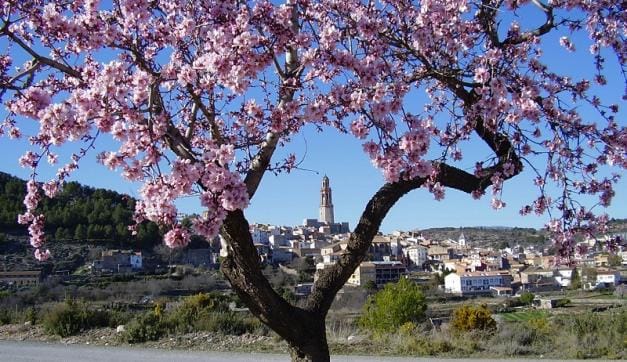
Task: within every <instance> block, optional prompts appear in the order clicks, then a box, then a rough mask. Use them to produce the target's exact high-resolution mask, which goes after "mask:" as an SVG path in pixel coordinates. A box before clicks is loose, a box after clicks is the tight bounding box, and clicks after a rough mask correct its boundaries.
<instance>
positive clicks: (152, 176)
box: [0, 0, 627, 361]
mask: <svg viewBox="0 0 627 362" xmlns="http://www.w3.org/2000/svg"><path fill="white" fill-rule="evenodd" d="M623 7H624V4H623V3H622V2H621V1H618V0H603V1H602V0H599V1H587V0H437V1H435V0H423V1H404V0H388V1H384V0H382V1H378V2H377V1H362V0H342V1H336V0H321V1H313V0H288V1H287V2H286V3H285V4H280V5H277V4H275V3H274V2H270V1H235V0H230V1H229V0H227V1H211V0H189V1H177V0H155V1H148V0H111V1H104V2H100V1H98V0H76V1H65V0H4V1H2V3H1V4H0V19H1V20H0V21H1V23H0V44H2V45H3V48H2V49H4V50H3V53H2V54H0V96H1V99H2V101H3V102H4V104H5V105H6V108H7V110H8V116H7V117H6V119H4V121H3V123H2V125H1V128H0V131H1V132H2V133H3V134H5V135H7V136H8V137H11V138H18V137H28V140H29V141H30V143H31V144H32V146H33V147H32V150H31V151H28V152H27V153H25V154H24V156H23V157H22V158H21V159H20V163H21V164H22V166H24V167H29V168H32V169H33V179H32V180H31V181H30V182H29V183H28V195H27V196H26V199H25V201H24V203H25V205H26V211H25V212H24V214H22V215H20V217H19V222H20V223H22V224H28V225H29V232H30V235H31V244H32V246H33V248H34V249H35V256H36V257H37V258H38V259H40V260H44V259H46V258H48V257H50V254H49V252H48V251H47V250H46V249H45V247H44V233H43V225H44V222H45V215H42V214H41V213H40V212H38V208H37V206H38V201H39V200H40V198H41V197H42V195H41V191H42V190H43V193H45V194H46V195H47V196H49V197H54V195H55V193H57V191H58V190H59V189H60V188H62V187H63V183H64V181H65V180H66V179H67V178H68V177H69V176H70V174H71V172H72V171H73V170H75V169H76V168H77V167H78V164H79V162H81V159H83V157H84V156H85V155H87V154H88V153H91V152H94V153H96V154H97V159H98V160H99V161H100V162H101V163H102V164H103V165H105V166H106V167H109V168H110V169H112V170H117V171H118V172H120V173H121V174H122V176H123V177H124V178H125V179H127V180H129V181H134V182H141V183H142V184H143V186H142V187H141V190H140V192H141V197H142V200H141V201H140V202H138V204H137V209H136V212H135V214H136V221H137V222H141V221H142V220H151V221H154V222H157V223H159V224H160V225H162V226H163V227H164V229H165V230H167V232H166V234H165V242H166V244H167V245H168V246H170V247H172V248H176V247H183V246H185V245H186V244H187V243H188V241H189V237H190V234H191V233H192V232H193V233H197V234H200V235H203V236H205V237H206V238H213V237H214V236H216V235H217V234H220V235H221V236H222V237H223V238H224V239H225V240H226V242H227V245H228V257H227V258H226V259H225V260H224V261H223V263H222V270H223V272H224V274H225V276H226V277H227V278H228V280H229V281H230V283H231V285H232V287H233V289H234V290H235V291H236V292H237V294H238V295H239V296H240V298H241V299H242V300H243V301H244V302H245V303H246V304H247V305H248V307H249V308H250V310H251V312H252V313H253V314H254V315H256V316H257V317H259V318H260V319H261V320H262V321H263V322H264V323H265V324H267V325H268V326H270V327H271V328H272V329H273V330H275V331H276V332H277V333H278V334H279V335H280V336H281V337H283V338H284V339H285V340H286V341H287V342H288V344H289V346H290V348H291V350H292V358H293V359H294V360H315V361H325V360H328V359H329V352H328V347H327V343H326V336H325V316H326V314H327V311H328V310H329V308H330V306H331V303H332V301H333V299H334V296H335V294H336V293H337V292H338V290H339V289H340V288H341V287H342V285H343V284H344V283H345V282H346V280H347V279H348V278H349V276H350V275H351V273H352V272H353V271H354V270H355V268H356V267H357V266H358V265H359V263H360V262H361V261H362V260H363V259H364V257H365V255H366V252H367V250H368V247H369V245H370V243H371V241H372V238H373V237H374V235H375V234H376V233H377V231H378V228H379V226H380V224H381V222H382V220H383V218H384V217H385V216H386V214H387V212H388V211H389V210H390V208H391V207H392V206H393V205H394V204H395V203H396V202H397V201H398V200H399V199H400V198H401V197H402V196H403V195H405V194H406V193H408V192H409V191H411V190H414V189H418V188H424V189H426V190H428V191H429V192H431V193H433V195H434V197H435V198H436V199H438V200H440V199H442V198H443V197H444V192H445V190H446V189H447V188H451V189H457V190H461V191H463V192H466V193H468V194H471V195H472V197H474V198H480V197H481V196H482V195H484V193H486V191H488V192H489V193H490V194H491V198H492V205H493V207H494V208H501V207H504V206H505V203H504V201H503V200H502V199H501V193H502V189H503V187H504V185H505V181H506V180H508V179H510V178H512V177H514V176H516V175H519V174H520V173H521V172H522V171H523V168H524V169H525V170H526V171H525V172H529V173H532V174H534V175H535V176H534V177H535V181H534V183H535V185H536V186H537V188H538V193H537V197H536V198H535V199H534V200H530V201H529V204H528V205H527V206H524V207H523V208H522V210H521V213H522V214H528V213H537V214H543V213H550V214H551V222H550V224H549V225H548V227H549V228H550V231H551V232H552V235H553V238H554V242H555V245H556V250H557V252H558V253H559V256H560V257H562V258H565V259H567V258H568V257H569V256H570V255H572V253H573V247H574V237H575V236H576V235H577V234H581V233H583V234H592V233H595V232H603V231H604V221H605V220H606V218H607V217H606V216H599V217H597V216H595V215H594V214H593V213H592V212H591V210H590V208H588V207H585V206H583V204H580V203H579V201H578V200H579V199H578V196H580V195H593V196H596V197H598V204H600V205H601V206H607V205H609V203H610V200H611V199H612V196H613V195H614V192H613V189H612V187H613V185H614V184H615V183H616V181H617V180H618V178H619V174H617V173H616V174H612V173H611V171H608V168H609V167H610V166H613V167H614V168H615V169H617V170H621V169H622V168H624V167H625V165H626V163H625V146H626V145H627V133H626V131H625V128H624V127H622V126H619V124H618V121H617V119H616V117H617V114H618V106H617V105H611V104H605V103H604V101H603V100H602V99H600V98H599V97H598V96H596V93H595V90H596V89H600V88H602V87H603V86H604V84H605V83H606V77H608V76H610V77H612V78H613V79H614V78H616V77H618V78H620V79H621V81H622V82H623V84H625V32H626V29H625V20H626V19H625V17H626V16H627V15H626V14H627V12H626V11H625V9H624V8H623ZM555 34H557V35H555ZM582 34H587V37H585V38H584V37H582V36H581V35H582ZM556 36H557V37H561V38H559V40H557V41H556V42H555V44H552V43H549V40H550V39H557V38H555V37H556ZM573 39H579V40H580V41H581V43H582V44H583V45H582V47H583V48H584V49H579V44H578V42H576V41H575V40H573ZM581 39H587V40H585V42H584V41H583V40H581ZM547 44H549V46H551V47H553V46H558V47H559V46H562V47H563V48H565V49H566V50H568V51H572V52H579V53H582V52H590V53H591V54H592V59H593V60H592V61H591V62H590V64H581V65H580V66H581V67H582V70H581V71H582V72H583V71H584V70H585V69H587V72H586V74H587V75H588V76H589V78H584V77H582V78H581V79H575V78H571V77H569V76H568V75H567V74H561V73H560V72H559V71H558V69H554V68H553V67H552V66H550V64H547V63H546V62H545V60H544V58H543V48H544V47H546V46H547ZM575 54H577V53H575ZM606 56H608V57H611V59H609V58H608V59H609V61H611V62H614V63H617V64H618V65H617V66H616V67H611V68H610V71H611V69H618V72H616V71H615V70H614V71H611V73H616V74H606V73H608V72H610V71H608V70H606V69H605V65H606V58H605V57H606ZM417 94H426V96H427V98H426V99H427V100H426V101H424V104H421V107H418V108H417V109H418V110H417V111H416V110H415V109H414V108H416V107H413V108H412V109H411V110H410V109H409V108H410V107H408V105H409V104H411V103H412V102H413V103H415V102H417V99H418V97H417ZM33 121H35V122H37V123H38V125H39V130H38V132H36V134H29V135H22V131H21V130H20V128H22V129H23V127H21V123H22V122H33ZM308 125H313V126H315V127H317V128H319V129H323V130H324V132H332V131H333V130H337V131H339V132H345V133H350V134H352V135H354V136H355V137H356V138H358V139H360V140H363V149H364V151H365V153H366V155H367V156H368V157H369V158H370V159H371V160H372V163H373V164H374V165H375V166H376V167H378V168H380V169H381V170H382V172H383V174H384V178H385V180H386V183H385V184H384V185H382V186H381V188H380V189H379V190H378V191H377V192H376V193H375V194H374V195H372V197H371V199H370V201H369V202H368V203H367V205H365V207H364V210H363V213H362V215H361V218H360V219H359V222H358V224H357V226H356V227H355V230H354V232H353V233H352V235H351V237H350V240H349V243H348V247H347V250H346V253H345V254H343V255H342V256H341V258H340V260H339V261H338V262H337V263H336V264H335V265H334V266H333V267H332V268H330V269H327V270H325V271H323V272H322V273H321V274H320V276H319V278H318V279H317V281H316V283H315V285H314V288H313V291H312V293H311V295H310V296H309V297H308V298H307V300H306V302H305V303H304V304H303V306H301V307H297V306H294V305H291V304H290V303H288V302H287V301H285V300H284V299H282V298H281V297H280V296H279V295H278V294H277V293H276V292H275V291H274V290H273V289H272V287H271V286H270V284H269V283H268V281H267V280H266V279H265V278H264V277H263V275H262V273H261V270H260V266H259V258H258V256H257V252H256V250H255V247H254V246H253V243H252V239H251V235H250V233H249V225H248V221H247V220H246V218H245V216H244V212H243V210H244V209H245V208H246V206H247V205H248V204H249V202H250V200H251V199H253V197H254V195H255V192H256V191H257V188H258V186H259V184H260V181H261V179H262V177H263V176H264V174H265V173H266V172H267V171H268V170H273V171H284V170H287V171H289V170H290V169H292V168H293V167H295V165H296V155H290V156H289V157H287V158H285V159H283V160H276V159H275V160H272V157H273V154H274V153H275V151H276V149H277V147H281V146H282V145H284V144H286V142H287V141H288V140H289V139H290V137H293V136H294V135H295V134H297V133H299V132H300V131H301V130H302V129H303V127H306V126H308ZM103 137H105V138H107V139H109V138H112V139H113V140H115V141H116V147H115V149H101V148H99V147H100V146H99V143H98V140H99V139H100V138H103ZM478 142H479V143H482V144H484V145H485V146H487V147H488V148H489V150H490V151H491V153H492V157H490V158H488V159H477V160H473V163H475V162H476V163H475V164H476V166H475V167H474V170H468V169H465V168H463V167H461V166H460V163H459V161H460V160H461V159H462V157H464V155H467V154H468V153H467V152H464V151H465V150H466V149H467V148H468V147H469V145H472V144H476V143H478ZM68 143H71V144H76V143H84V146H83V147H81V149H80V151H79V152H76V153H75V154H74V155H73V156H72V157H71V158H70V159H68V160H63V159H59V157H58V155H57V154H56V153H55V150H56V149H57V147H58V146H62V145H66V144H68ZM105 144H107V143H105ZM45 160H47V161H48V162H50V163H51V164H58V165H59V166H58V173H57V177H56V178H55V179H53V180H47V182H45V183H43V184H40V183H37V182H35V175H36V168H37V166H38V165H39V164H40V163H41V162H44V161H45ZM466 161H467V160H466ZM618 172H620V171H618ZM44 181H45V180H44ZM40 189H42V190H40ZM188 195H196V196H198V197H199V198H200V200H201V202H202V205H203V207H204V208H205V211H206V213H205V214H204V215H203V216H202V217H198V218H197V219H196V220H195V221H194V224H193V230H187V229H185V228H184V227H183V226H182V225H180V224H178V223H177V220H176V207H175V206H174V204H173V202H174V201H175V200H176V199H177V198H179V197H181V196H188ZM489 197H490V196H489ZM587 197H588V198H589V196H587Z"/></svg>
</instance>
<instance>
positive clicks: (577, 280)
mask: <svg viewBox="0 0 627 362" xmlns="http://www.w3.org/2000/svg"><path fill="white" fill-rule="evenodd" d="M582 286H583V284H582V282H581V275H579V270H577V268H574V269H573V272H572V274H571V275H570V289H573V290H577V289H581V287H582Z"/></svg>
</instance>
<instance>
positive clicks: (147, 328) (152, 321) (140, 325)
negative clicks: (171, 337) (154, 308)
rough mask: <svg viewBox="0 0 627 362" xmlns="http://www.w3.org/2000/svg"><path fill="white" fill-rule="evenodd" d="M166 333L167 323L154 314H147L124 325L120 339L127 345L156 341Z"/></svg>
mask: <svg viewBox="0 0 627 362" xmlns="http://www.w3.org/2000/svg"><path fill="white" fill-rule="evenodd" d="M167 333H168V325H167V323H165V322H164V321H163V319H162V318H160V317H159V316H157V315H156V314H155V313H154V312H147V313H143V314H141V315H139V316H137V317H136V318H135V319H133V320H132V321H131V322H130V323H129V324H128V325H126V330H125V332H124V334H123V335H122V339H123V340H124V341H126V342H127V343H142V342H146V341H156V340H158V339H159V338H161V337H162V336H164V335H166V334H167Z"/></svg>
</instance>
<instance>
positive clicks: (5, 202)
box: [0, 172, 161, 270]
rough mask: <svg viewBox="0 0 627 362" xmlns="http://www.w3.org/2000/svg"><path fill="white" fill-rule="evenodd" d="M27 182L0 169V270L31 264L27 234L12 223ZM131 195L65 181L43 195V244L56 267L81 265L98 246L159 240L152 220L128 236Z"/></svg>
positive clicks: (141, 246)
mask: <svg viewBox="0 0 627 362" xmlns="http://www.w3.org/2000/svg"><path fill="white" fill-rule="evenodd" d="M25 193H26V181H24V180H22V179H19V178H17V177H14V176H11V175H9V174H6V173H3V172H0V255H2V258H3V260H2V261H3V264H4V265H3V267H4V268H5V269H9V270H12V269H15V268H16V267H19V269H26V268H28V267H29V266H32V265H34V263H35V261H34V259H33V258H32V255H31V254H32V250H30V249H31V248H30V247H29V246H28V242H27V239H28V234H27V230H26V228H25V227H24V226H22V225H19V224H18V223H17V215H18V214H19V213H22V212H23V210H24V206H23V203H22V201H23V199H24V195H25ZM134 207H135V200H134V199H133V198H131V197H129V196H127V195H123V194H120V193H117V192H114V191H110V190H104V189H96V188H93V187H88V186H83V185H81V184H79V183H77V182H68V183H67V184H65V186H64V187H63V190H62V191H61V192H60V193H59V194H58V196H57V197H55V198H54V199H49V198H45V197H44V198H43V200H42V202H41V203H40V210H41V211H42V212H43V213H44V215H45V216H46V229H45V230H46V237H47V239H48V240H50V241H52V242H50V243H47V244H46V248H50V250H51V251H52V252H53V254H54V255H55V269H57V270H60V269H70V270H73V269H74V268H75V267H77V266H80V265H82V263H83V262H84V259H85V258H86V257H87V254H88V253H89V250H90V249H92V248H94V247H98V246H102V247H115V248H129V249H144V248H152V247H153V246H155V245H157V244H159V243H160V242H161V235H160V233H159V228H158V227H157V225H155V224H154V223H144V224H142V225H140V227H139V230H138V234H137V235H136V236H131V235H130V233H129V231H128V225H131V224H132V223H133V220H132V215H133V209H134Z"/></svg>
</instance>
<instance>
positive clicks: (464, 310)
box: [451, 305, 496, 332]
mask: <svg viewBox="0 0 627 362" xmlns="http://www.w3.org/2000/svg"><path fill="white" fill-rule="evenodd" d="M451 328H452V329H453V331H455V332H469V331H488V332H489V331H494V330H496V321H495V320H494V319H492V313H491V312H490V310H489V309H488V308H487V307H486V306H485V305H481V306H473V305H463V306H461V307H459V308H457V309H455V311H454V312H453V317H452V319H451Z"/></svg>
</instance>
